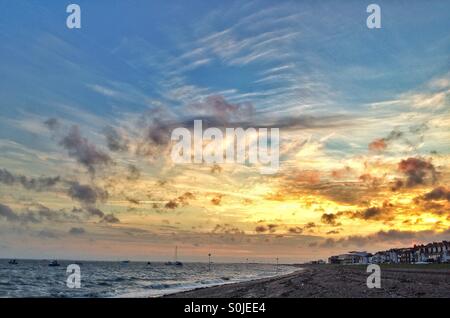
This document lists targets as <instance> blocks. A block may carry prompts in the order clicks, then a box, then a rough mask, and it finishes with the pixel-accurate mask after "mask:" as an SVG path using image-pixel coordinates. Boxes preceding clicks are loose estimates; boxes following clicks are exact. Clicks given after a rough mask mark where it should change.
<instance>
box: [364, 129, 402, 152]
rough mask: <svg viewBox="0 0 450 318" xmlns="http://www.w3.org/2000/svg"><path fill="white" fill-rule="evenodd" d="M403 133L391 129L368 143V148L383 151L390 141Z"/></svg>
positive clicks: (400, 136) (398, 137)
mask: <svg viewBox="0 0 450 318" xmlns="http://www.w3.org/2000/svg"><path fill="white" fill-rule="evenodd" d="M402 136H403V133H402V132H401V131H398V130H393V131H391V132H390V133H389V135H387V136H386V137H384V138H377V139H375V140H374V141H372V142H371V143H369V150H371V151H377V152H379V151H383V150H385V149H386V148H387V147H388V145H389V143H390V142H391V141H394V140H397V139H400V138H402Z"/></svg>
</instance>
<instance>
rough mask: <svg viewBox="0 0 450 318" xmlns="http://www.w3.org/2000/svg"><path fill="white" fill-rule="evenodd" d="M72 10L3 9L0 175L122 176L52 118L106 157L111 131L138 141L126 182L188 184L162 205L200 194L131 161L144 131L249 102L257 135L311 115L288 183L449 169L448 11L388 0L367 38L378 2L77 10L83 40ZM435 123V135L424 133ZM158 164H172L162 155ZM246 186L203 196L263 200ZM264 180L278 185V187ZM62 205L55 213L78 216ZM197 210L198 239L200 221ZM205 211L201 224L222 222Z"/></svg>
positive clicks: (126, 160)
mask: <svg viewBox="0 0 450 318" xmlns="http://www.w3.org/2000/svg"><path fill="white" fill-rule="evenodd" d="M69 3H70V2H64V1H45V2H43V1H41V2H38V1H5V0H0V5H1V7H2V11H1V12H0V43H1V44H0V45H1V49H0V61H1V63H0V103H1V106H0V149H1V151H2V154H1V155H0V168H2V167H3V168H6V169H9V170H11V171H15V172H16V173H22V174H26V175H32V176H35V177H37V176H43V175H64V174H67V176H68V177H70V178H77V180H78V177H79V178H80V180H84V182H88V181H89V182H93V183H95V184H96V186H105V184H107V183H108V182H112V181H111V180H110V179H108V178H112V177H111V176H107V175H106V173H105V174H104V175H102V172H101V171H100V172H99V173H98V175H97V176H96V179H95V180H90V177H91V176H90V175H89V173H86V171H84V170H83V166H81V167H80V165H79V162H78V163H77V162H76V160H75V159H74V158H69V157H70V156H68V155H67V153H66V151H65V150H64V149H61V142H59V139H60V138H61V135H57V134H56V135H55V134H54V135H52V134H51V133H49V131H48V130H47V128H46V127H45V125H44V124H43V123H44V121H45V120H47V119H48V118H57V119H58V120H59V121H60V122H61V123H63V125H64V127H66V128H67V127H71V126H77V127H79V128H80V131H81V133H82V135H83V136H84V137H86V138H87V140H89V142H90V143H92V144H94V145H95V146H96V147H97V148H99V149H106V148H107V147H106V144H105V137H104V129H105V127H114V129H117V131H118V132H120V134H123V135H126V136H127V137H128V138H129V139H130V140H132V141H130V143H132V144H133V145H132V147H131V148H132V149H133V153H131V152H130V153H120V154H119V153H111V154H110V155H111V157H112V161H114V162H115V165H114V167H110V169H112V170H114V173H118V174H120V173H122V172H123V171H125V170H126V167H127V165H129V164H134V165H136V166H138V167H139V169H141V171H142V173H143V174H144V175H145V176H146V177H147V178H148V180H151V181H152V182H153V181H155V180H158V179H170V178H171V177H174V176H175V175H177V176H178V177H180V176H182V175H183V179H182V180H181V181H180V180H178V181H176V182H180V183H179V184H178V190H177V189H166V190H164V193H161V194H160V198H159V199H158V200H159V201H161V202H162V201H164V200H168V199H170V197H171V196H175V195H176V194H175V193H177V192H176V191H181V190H179V188H180V187H184V188H186V189H187V190H189V189H192V188H193V187H194V185H193V184H190V183H189V182H187V181H186V180H188V179H189V178H191V179H192V180H196V179H195V178H194V177H193V175H191V174H190V173H193V172H192V171H189V172H185V173H186V175H184V174H182V173H181V172H179V171H176V172H174V171H173V170H171V167H170V166H166V165H165V164H161V165H159V164H156V163H155V162H153V161H152V162H151V163H148V162H147V161H146V160H145V159H147V158H142V156H135V154H136V153H138V152H140V151H141V150H142V149H141V147H142V142H141V141H136V142H135V143H134V141H135V140H140V139H139V138H141V137H142V136H140V135H139V134H140V132H142V131H143V130H144V128H142V127H143V126H142V125H144V124H142V123H145V125H146V124H148V123H149V122H151V123H154V122H155V121H156V122H158V121H160V120H161V118H160V117H158V115H157V114H159V112H160V113H161V114H163V115H161V116H167V117H166V118H171V119H173V118H177V120H179V121H180V122H182V121H183V120H184V119H186V118H188V119H190V118H192V117H195V116H197V115H198V116H199V115H200V114H202V115H204V113H202V111H205V109H206V108H207V106H208V102H207V97H208V96H220V97H221V98H223V100H224V101H226V103H229V104H231V105H241V104H242V103H250V104H251V105H252V106H253V107H254V117H253V119H255V118H256V119H255V122H258V123H272V122H277V123H289V122H290V121H289V119H293V120H294V121H295V120H299V122H302V123H304V122H308V121H309V120H310V119H311V118H312V119H311V121H313V123H310V124H309V125H307V126H306V128H307V129H298V126H296V127H287V128H289V129H290V130H289V132H288V133H287V135H286V139H285V148H286V149H289V151H292V149H295V145H297V144H298V141H299V139H300V140H303V139H307V140H308V143H307V146H306V147H304V149H303V150H300V151H299V152H297V153H295V154H293V153H292V152H289V151H288V150H286V151H287V152H286V153H283V155H282V158H283V160H284V164H283V167H285V169H287V171H284V173H286V174H290V173H293V172H290V171H291V170H289V169H292V171H297V170H299V169H300V170H302V169H304V170H307V171H309V172H310V171H315V170H321V171H322V170H323V171H327V173H328V172H330V171H332V170H333V169H337V170H339V169H342V167H345V166H351V167H352V169H355V170H357V169H359V168H357V167H363V166H364V164H363V162H364V161H366V162H368V161H370V160H374V161H376V160H378V161H380V160H381V161H382V160H385V161H386V162H387V163H386V164H389V165H393V166H395V164H396V163H397V162H398V161H399V160H401V156H428V155H429V154H430V152H433V153H439V154H441V155H443V156H445V158H444V157H440V159H439V160H444V162H446V161H445V160H447V157H446V156H447V154H448V149H449V146H450V143H449V141H448V140H450V138H448V137H450V136H449V130H448V125H449V119H448V118H449V114H448V109H449V92H450V90H449V87H450V85H449V81H450V79H449V78H450V75H449V74H450V73H449V70H450V67H449V66H450V56H449V53H450V34H449V30H450V14H449V12H450V3H449V2H446V1H377V2H376V3H377V4H379V5H380V7H381V17H382V28H381V29H374V30H370V29H368V28H367V26H366V19H367V16H368V13H366V6H367V5H368V4H369V3H370V2H365V1H320V2H319V1H76V3H77V4H79V5H80V7H81V21H82V22H81V23H82V28H81V29H79V30H75V29H73V30H70V29H68V28H67V27H66V18H67V15H68V14H67V13H66V10H65V8H66V6H67V5H68V4H69ZM198 105H200V106H201V107H200V106H199V107H197V106H198ZM196 107H197V108H196ZM206 112H208V109H206ZM149 114H150V115H153V116H155V117H152V118H151V119H149V118H150V117H149V116H150V115H149ZM291 124H292V123H291ZM145 125H144V126H145ZM286 125H287V124H286ZM425 126H426V129H424V131H425V130H426V134H427V135H426V136H425V137H424V135H419V136H418V135H414V133H413V132H414V131H418V129H416V128H417V127H425ZM67 129H69V128H67ZM145 129H147V127H145ZM141 130H142V131H141ZM391 131H401V132H402V133H403V134H404V136H406V137H405V139H404V140H403V139H402V140H401V143H400V144H397V145H390V146H389V147H388V149H386V151H385V152H384V153H383V154H382V155H380V154H379V153H376V154H375V155H373V154H368V153H367V151H368V144H370V143H371V142H372V141H373V140H376V139H380V138H383V137H386V136H388V135H389V133H390V132H391ZM59 133H60V134H67V130H66V131H62V132H59ZM408 134H409V135H408ZM413 135H414V136H413ZM424 140H425V141H424ZM413 144H414V145H413ZM297 150H298V149H297ZM146 151H149V150H148V149H146ZM372 155H373V156H372ZM156 157H158V158H159V159H161V160H163V158H164V157H165V154H164V151H161V152H159V153H157V155H156ZM153 159H154V158H153ZM153 159H152V160H153ZM434 160H438V159H434ZM77 164H78V165H77ZM352 165H354V166H355V167H353V166H352ZM443 165H444V164H443ZM121 169H122V170H121ZM361 169H363V168H361ZM116 170H117V171H116ZM309 172H308V173H309ZM240 173H242V174H240ZM240 173H236V172H235V171H234V172H232V173H231V174H230V175H229V178H230V179H226V180H227V181H226V182H225V184H226V183H227V182H228V181H229V182H230V184H229V186H230V188H227V187H226V186H225V188H224V189H221V186H222V184H221V183H220V182H219V180H216V181H217V182H219V186H218V185H216V184H215V183H214V181H213V180H212V179H210V178H209V177H208V178H207V180H208V186H206V185H205V189H206V188H209V189H211V188H215V187H216V186H218V189H220V191H222V192H223V193H230V192H233V191H232V190H231V189H232V188H233V187H235V186H236V184H237V183H239V182H241V183H242V182H243V180H252V181H249V182H251V185H248V187H249V188H248V189H250V190H249V193H252V194H251V196H255V195H256V196H258V195H262V193H264V191H265V190H264V191H263V189H262V188H258V186H257V185H255V183H257V182H256V181H254V179H251V178H250V177H249V176H251V175H252V174H251V172H249V171H241V172H240ZM355 174H356V172H355ZM443 175H445V173H443ZM116 177H117V176H116V175H115V176H114V178H116ZM204 177H205V176H203V175H201V176H200V175H199V176H197V178H199V179H200V178H204ZM117 178H119V177H117ZM174 178H175V177H174ZM234 178H235V179H234ZM254 178H256V179H258V178H259V177H254ZM258 180H259V179H258ZM222 181H223V180H222ZM149 182H150V181H149ZM155 182H156V181H155ZM173 182H174V183H175V181H173ZM264 182H266V183H264ZM280 182H281V181H280ZM260 183H262V184H267V187H268V188H270V189H272V188H273V187H272V186H273V184H272V183H273V180H271V181H267V180H260ZM277 184H278V181H277ZM141 186H142V187H143V186H144V185H141ZM146 186H147V187H148V184H147V185H146ZM278 186H279V185H278ZM175 188H177V187H175ZM0 190H1V189H0ZM187 190H186V191H187ZM266 190H267V189H266ZM272 190H273V189H272ZM272 190H270V191H272ZM109 191H110V193H111V196H110V197H111V198H112V199H111V200H112V201H114V202H115V203H114V202H108V204H106V203H105V205H104V206H102V207H101V208H103V209H105V210H106V211H107V212H111V213H115V214H116V215H123V217H122V218H121V220H122V223H123V224H127V223H126V222H125V221H124V220H126V218H127V217H129V218H132V217H135V216H136V215H137V214H133V213H134V212H133V211H134V210H132V209H131V208H130V207H128V210H126V208H127V207H124V206H123V205H121V204H122V203H120V202H119V201H120V200H122V199H123V197H126V195H125V194H124V193H123V192H120V191H118V192H115V191H114V190H113V189H110V190H109ZM155 191H159V190H155ZM171 191H172V192H171ZM174 191H175V192H174ZM199 191H200V190H199ZM267 191H269V190H267ZM424 191H425V190H424ZM200 192H201V191H200ZM158 193H159V192H158ZM0 194H1V195H2V196H0V199H1V200H2V201H3V202H7V203H8V204H9V205H16V207H17V208H18V209H21V208H23V206H21V203H22V205H23V203H24V200H22V197H20V196H19V193H17V194H16V195H14V194H13V193H12V192H10V191H9V190H8V189H3V191H0ZM134 194H135V195H136V196H142V195H143V194H142V193H140V192H139V191H138V190H136V193H134ZM20 195H23V196H24V197H27V198H28V199H29V198H32V199H33V200H38V201H39V200H41V201H39V202H41V203H42V202H43V201H42V200H44V201H45V200H48V198H47V199H43V198H39V199H37V198H35V197H33V195H34V194H33V195H32V194H30V193H27V194H26V195H25V194H22V193H20ZM59 195H61V193H59ZM208 195H209V194H208ZM223 195H225V194H223ZM242 195H244V194H242ZM57 197H58V198H59V196H57ZM53 199H54V200H53ZM53 199H51V200H49V201H50V202H46V204H47V205H52V204H54V205H55V206H58V208H62V207H63V206H64V205H65V206H66V208H67V206H69V205H72V203H73V202H70V203H67V202H65V203H64V204H63V203H61V202H59V203H58V202H56V201H58V200H57V198H56V197H55V198H53ZM33 200H31V201H33ZM152 200H153V199H152ZM158 200H156V201H158ZM380 200H381V199H380ZM25 201H26V200H25ZM150 201H151V200H150ZM156 201H155V202H156ZM159 201H158V202H159ZM219 201H220V200H219ZM117 202H119V203H117ZM153 203H154V202H153V201H152V202H149V203H148V204H153ZM230 206H231V207H230V209H231V210H233V209H235V208H236V207H233V205H232V204H231V205H230ZM132 208H133V209H136V207H134V206H133V207H132ZM147 208H148V206H147ZM272 208H273V207H272ZM272 208H271V209H272ZM142 209H144V208H142ZM186 209H187V210H189V208H186ZM192 209H193V208H192ZM231 210H230V211H231ZM105 213H106V212H105ZM189 213H192V215H191V216H189V217H187V218H186V224H189V226H191V225H192V224H191V221H192V219H194V218H195V217H198V215H197V214H196V213H197V212H195V213H194V212H192V211H191V212H189V211H188V212H186V214H189ZM205 213H206V212H205ZM208 213H209V212H208ZM208 213H206V214H205V215H207V216H204V215H203V217H205V219H208V220H209V219H210V218H211V219H214V217H211V215H210V214H208ZM227 215H228V214H227ZM231 215H232V213H231V212H230V214H229V215H228V216H229V217H230V218H231V219H232V217H231ZM255 218H256V216H255ZM274 218H275V216H274ZM214 220H215V219H214ZM246 220H247V221H248V219H246ZM306 220H309V217H306V218H305V219H304V220H303V219H302V220H301V221H299V224H303V223H305V222H306ZM157 221H158V222H162V220H160V219H158V220H157ZM247 221H246V222H247ZM253 221H254V220H253ZM253 221H252V222H253ZM130 222H131V221H130ZM146 222H147V221H146ZM211 222H215V221H213V220H211ZM242 222H244V221H242ZM290 222H293V221H292V220H291V221H290ZM89 224H90V225H89V226H94V225H92V224H91V223H89ZM145 224H146V225H145V226H150V225H149V223H148V222H147V223H145ZM240 225H241V226H242V227H243V228H249V227H251V226H253V225H249V223H248V222H247V223H245V222H244V223H243V224H240ZM187 226H188V225H186V226H185V227H184V228H182V229H179V231H180V232H183V231H186V227H187ZM209 226H211V224H210V225H209ZM205 227H207V225H205ZM369 229H370V230H373V229H374V228H373V227H370V228H369ZM369 229H367V231H369ZM378 229H379V228H378ZM92 231H93V232H95V233H99V232H98V231H99V230H98V229H94V228H93V229H92ZM246 231H248V230H246ZM100 232H101V231H100ZM194 232H195V231H194ZM195 234H196V235H197V234H198V233H197V232H196V233H195ZM286 244H287V243H286ZM287 246H290V245H289V244H287ZM225 254H226V253H225V252H224V255H225ZM224 257H225V256H224Z"/></svg>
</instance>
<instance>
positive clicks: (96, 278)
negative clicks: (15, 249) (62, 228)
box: [0, 260, 298, 298]
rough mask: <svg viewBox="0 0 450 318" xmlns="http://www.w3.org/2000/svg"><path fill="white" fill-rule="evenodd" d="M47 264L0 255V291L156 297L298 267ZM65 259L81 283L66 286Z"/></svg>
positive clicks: (14, 294)
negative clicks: (74, 267) (13, 260)
mask: <svg viewBox="0 0 450 318" xmlns="http://www.w3.org/2000/svg"><path fill="white" fill-rule="evenodd" d="M48 264H49V261H40V260H18V264H17V265H12V264H9V263H8V260H0V297H13V298H16V297H20V298H22V297H71V298H73V297H76V298H79V297H81V298H86V297H87V298H109V297H119V298H129V297H133V298H135V297H138V298H143V297H158V296H162V295H165V294H170V293H177V292H180V291H186V290H192V289H196V288H200V287H209V286H217V285H223V284H230V283H236V282H243V281H249V280H254V279H259V278H267V277H273V276H277V275H284V274H288V273H292V272H294V271H296V270H298V268H296V267H293V266H289V265H278V266H277V265H272V264H252V263H249V264H219V263H214V264H211V267H210V266H209V265H208V264H207V263H206V264H205V263H184V265H183V266H169V265H165V264H164V263H151V264H147V262H104V261H85V262H77V263H75V262H74V261H59V264H60V266H58V267H50V266H48ZM70 264H77V265H78V266H79V269H80V275H79V278H80V280H79V282H80V286H79V287H80V288H70V287H74V284H73V282H75V280H74V279H73V276H70V275H71V274H73V273H74V272H69V273H67V267H68V266H69V265H70ZM68 278H69V284H68V283H67V281H68ZM70 283H72V284H70ZM75 287H77V286H75Z"/></svg>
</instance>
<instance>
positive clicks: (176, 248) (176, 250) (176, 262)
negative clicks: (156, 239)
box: [164, 246, 183, 266]
mask: <svg viewBox="0 0 450 318" xmlns="http://www.w3.org/2000/svg"><path fill="white" fill-rule="evenodd" d="M177 259H178V246H175V261H174V262H170V261H169V262H166V263H164V265H167V266H183V263H182V262H180V261H178V260H177Z"/></svg>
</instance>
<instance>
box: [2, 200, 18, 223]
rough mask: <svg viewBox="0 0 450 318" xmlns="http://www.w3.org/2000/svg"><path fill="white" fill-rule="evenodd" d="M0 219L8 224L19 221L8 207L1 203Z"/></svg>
mask: <svg viewBox="0 0 450 318" xmlns="http://www.w3.org/2000/svg"><path fill="white" fill-rule="evenodd" d="M0 217H3V218H5V219H6V220H7V221H10V222H16V221H19V220H20V218H19V216H18V215H17V214H16V213H15V212H14V211H13V210H12V209H11V208H10V207H9V206H7V205H4V204H1V203H0Z"/></svg>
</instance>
